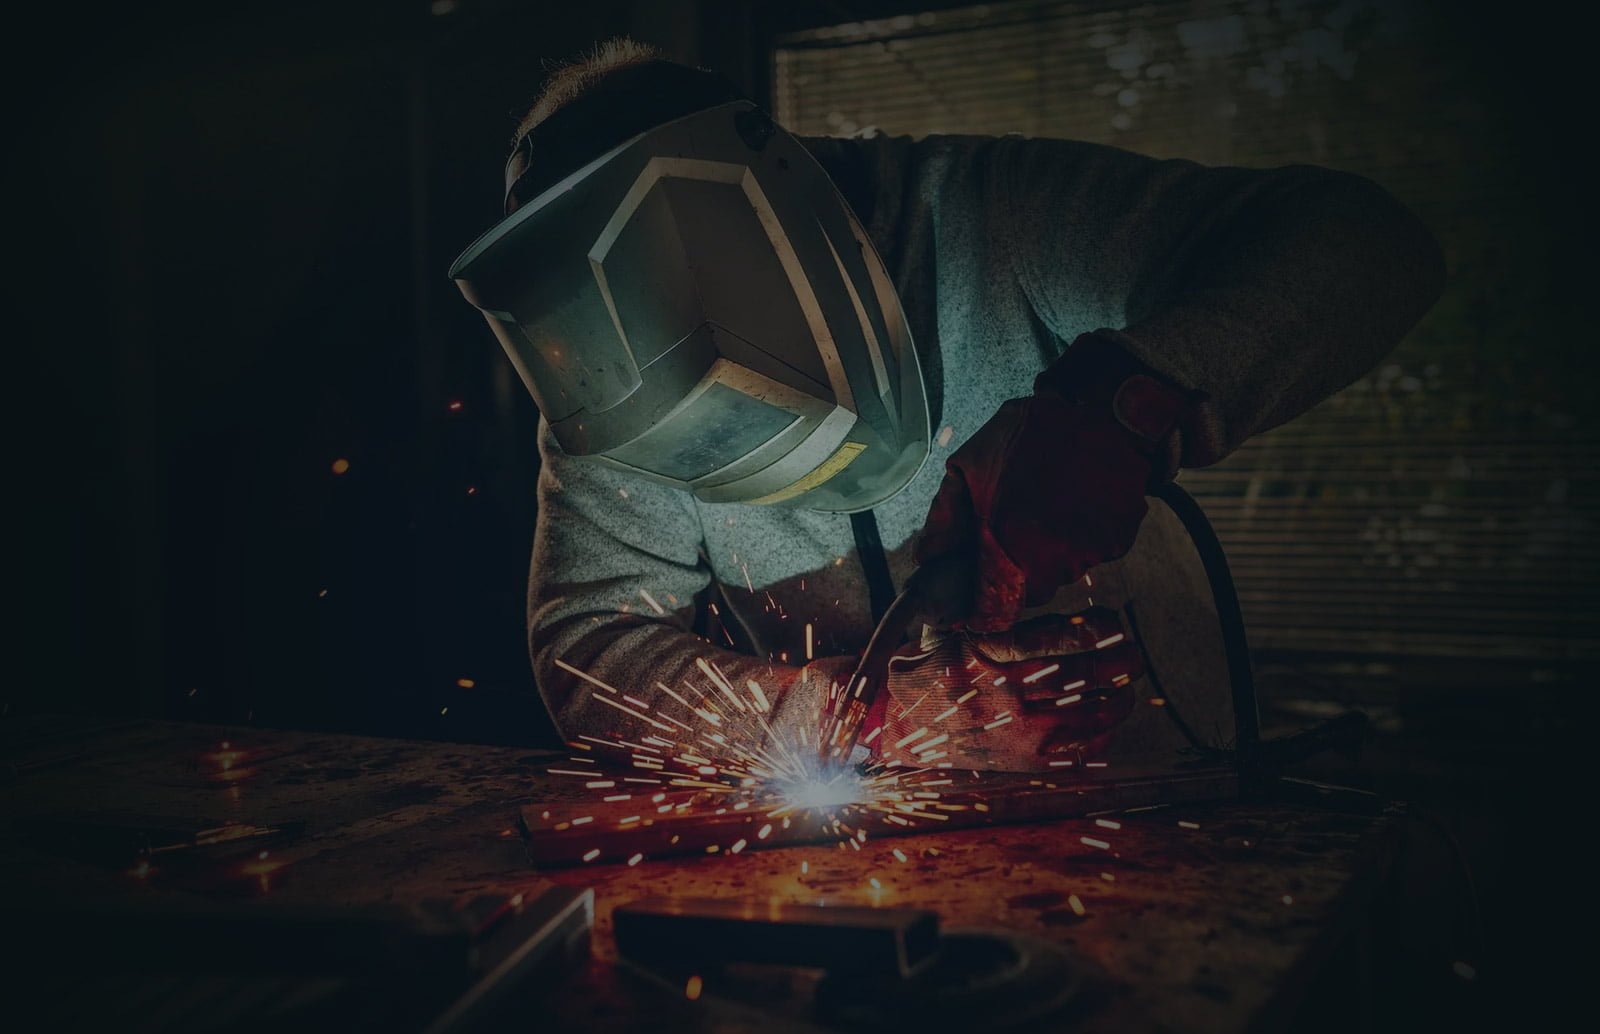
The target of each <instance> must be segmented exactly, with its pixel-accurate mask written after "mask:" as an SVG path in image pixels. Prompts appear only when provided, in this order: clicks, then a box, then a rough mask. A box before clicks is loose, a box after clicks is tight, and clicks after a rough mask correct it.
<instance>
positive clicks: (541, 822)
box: [521, 765, 1239, 868]
mask: <svg viewBox="0 0 1600 1034" xmlns="http://www.w3.org/2000/svg"><path fill="white" fill-rule="evenodd" d="M1099 771H1100V773H1101V774H1099V775H1094V776H1090V775H1072V774H1062V775H1057V774H1054V773H1051V774H1043V775H1034V776H1029V775H1026V774H1023V775H1018V774H1015V773H1003V772H985V773H971V772H960V773H952V774H950V775H949V776H947V777H946V778H948V780H949V782H948V783H945V782H944V781H943V780H940V781H939V785H938V790H937V792H936V793H935V792H933V791H926V792H924V798H923V799H920V800H917V801H914V802H912V801H901V800H889V801H881V802H873V801H870V800H865V801H841V802H838V803H836V804H831V805H826V806H821V807H805V806H800V807H785V808H782V809H781V810H782V813H781V814H779V813H777V812H776V811H775V809H774V808H773V806H772V805H770V804H769V805H767V806H765V807H755V806H749V805H746V806H744V807H741V806H740V803H739V801H737V800H736V799H732V798H729V797H728V796H727V795H724V794H718V795H706V794H695V793H692V792H681V791H680V792H676V793H673V794H663V795H662V801H661V802H660V803H652V804H650V805H648V806H642V805H641V804H640V803H639V802H637V801H623V802H612V803H607V802H604V801H592V802H591V801H577V802H573V801H567V802H554V803H539V804H529V805H525V806H523V808H522V810H521V821H522V826H523V831H524V837H525V840H526V844H527V849H528V859H529V861H530V862H531V863H532V864H533V865H535V866H538V867H540V868H561V867H567V866H573V865H591V864H592V865H603V864H605V863H607V862H625V863H628V864H634V865H637V864H639V863H640V862H643V861H646V860H650V859H657V858H670V857H681V856H685V855H701V856H704V855H716V854H740V853H741V852H745V851H760V850H765V849H770V848H776V847H786V846H792V845H796V844H838V846H839V847H840V848H841V849H843V848H847V847H849V845H850V844H851V843H852V841H853V842H854V844H855V846H854V848H853V850H857V851H859V850H861V847H862V845H863V844H865V843H868V842H871V841H872V840H875V839H878V838H883V837H903V836H913V835H916V834H921V833H929V832H933V831H936V830H939V831H942V830H954V829H965V828H970V827H975V826H993V825H1007V824H1012V823H1026V822H1038V821H1042V820H1046V819H1060V818H1071V817H1075V816H1082V815H1091V814H1095V813H1100V812H1111V811H1117V810H1121V809H1127V808H1145V807H1153V806H1159V805H1167V804H1181V803H1196V802H1201V801H1219V800H1227V799H1230V798H1235V797H1237V796H1238V795H1239V776H1238V774H1237V773H1236V772H1235V770H1234V769H1233V768H1231V767H1227V766H1203V767H1196V768H1193V769H1190V770H1183V771H1174V770H1172V769H1171V768H1170V766H1166V765H1150V766H1143V767H1139V766H1133V765H1128V766H1126V767H1124V768H1122V769H1119V770H1116V771H1115V772H1114V774H1111V775H1106V774H1104V773H1105V772H1106V770H1104V769H1102V770H1099ZM907 796H908V797H909V795H907ZM935 797H936V798H937V799H936V800H932V799H928V798H935ZM901 805H904V807H901ZM656 809H660V811H659V812H658V811H656Z"/></svg>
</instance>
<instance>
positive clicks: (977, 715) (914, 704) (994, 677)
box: [863, 607, 1144, 772]
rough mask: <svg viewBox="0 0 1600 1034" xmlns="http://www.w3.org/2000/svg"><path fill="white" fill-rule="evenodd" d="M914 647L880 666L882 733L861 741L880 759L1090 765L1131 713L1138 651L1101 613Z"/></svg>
mask: <svg viewBox="0 0 1600 1034" xmlns="http://www.w3.org/2000/svg"><path fill="white" fill-rule="evenodd" d="M919 645H920V649H919V648H917V647H915V646H911V647H906V648H904V649H902V650H901V651H900V652H899V653H897V654H896V655H895V656H894V657H893V658H892V659H891V660H890V662H889V676H888V687H887V689H888V692H887V693H885V694H882V695H881V696H880V699H881V698H882V697H883V696H887V697H888V698H889V705H888V708H887V712H886V714H885V720H884V722H883V731H882V732H881V733H880V734H879V735H878V736H877V737H875V738H874V741H873V742H872V743H871V744H870V745H871V746H872V748H873V749H874V751H875V752H876V756H877V757H878V758H879V760H882V761H898V762H900V763H901V764H905V765H913V766H918V767H921V766H938V765H945V764H948V765H949V766H951V767H954V768H969V769H999V770H1002V771H1008V772H1027V771H1039V770H1059V769H1061V768H1069V767H1071V766H1073V765H1076V764H1079V763H1082V762H1083V761H1084V760H1085V759H1092V758H1093V757H1094V756H1095V755H1096V754H1097V753H1098V752H1099V751H1100V750H1102V749H1103V748H1104V747H1105V746H1106V744H1107V743H1108V742H1109V741H1110V739H1111V738H1112V736H1113V734H1114V733H1115V731H1116V729H1117V727H1118V726H1120V725H1121V724H1122V723H1123V722H1124V721H1125V720H1126V719H1127V718H1128V716H1129V715H1130V714H1132V712H1133V705H1134V695H1133V689H1132V687H1131V683H1133V682H1135V681H1136V680H1138V679H1139V678H1140V677H1141V676H1142V675H1143V674H1144V665H1143V663H1142V661H1141V658H1140V655H1139V651H1138V647H1137V646H1136V644H1135V643H1134V642H1133V640H1132V637H1131V636H1130V635H1129V634H1128V633H1127V632H1126V631H1125V630H1124V629H1123V627H1122V622H1121V619H1120V617H1119V616H1118V614H1117V612H1116V611H1113V610H1109V609H1107V608H1105V607H1093V608H1090V609H1089V610H1087V611H1084V612H1083V613H1082V614H1075V615H1071V616H1069V615H1065V614H1046V615H1044V616H1042V617H1038V618H1033V619H1031V620H1029V621H1025V622H1022V623H1021V624H1018V625H1016V626H1015V627H1014V628H1012V629H1010V630H1009V631H1007V632H1001V633H976V632H970V631H968V632H955V633H950V634H945V635H937V636H934V637H932V638H931V639H925V640H924V641H923V643H921V644H919ZM863 742H866V739H865V736H863Z"/></svg>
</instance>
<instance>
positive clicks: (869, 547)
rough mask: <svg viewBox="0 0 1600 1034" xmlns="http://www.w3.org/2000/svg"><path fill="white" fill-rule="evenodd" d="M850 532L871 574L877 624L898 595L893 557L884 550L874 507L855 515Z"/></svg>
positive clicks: (865, 570)
mask: <svg viewBox="0 0 1600 1034" xmlns="http://www.w3.org/2000/svg"><path fill="white" fill-rule="evenodd" d="M850 533H851V534H852V535H854V536H855V540H856V555H857V556H858V557H860V558H861V570H862V573H863V574H865V575H866V577H867V597H868V599H869V600H870V601H871V604H872V624H873V627H877V624H878V622H880V621H882V620H883V616H884V615H885V614H887V613H888V612H889V605H890V604H892V603H893V602H894V598H895V591H894V577H893V576H892V575H891V574H890V573H889V558H888V557H887V556H886V555H885V554H884V551H883V537H882V536H881V535H879V534H878V518H877V515H876V514H874V513H873V512H872V511H871V510H862V511H861V512H860V513H853V514H851V515H850Z"/></svg>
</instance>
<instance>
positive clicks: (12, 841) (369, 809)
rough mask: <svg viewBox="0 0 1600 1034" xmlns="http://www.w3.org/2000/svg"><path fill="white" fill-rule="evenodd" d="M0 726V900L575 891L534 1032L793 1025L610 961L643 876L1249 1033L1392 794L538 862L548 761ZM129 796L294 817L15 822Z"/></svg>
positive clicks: (1270, 1019) (1170, 1021) (135, 804)
mask: <svg viewBox="0 0 1600 1034" xmlns="http://www.w3.org/2000/svg"><path fill="white" fill-rule="evenodd" d="M0 733H3V735H4V741H3V742H4V750H5V753H4V754H3V755H0V778H3V784H0V785H3V791H0V795H3V797H0V822H3V823H4V825H5V827H6V829H7V832H6V835H5V837H4V844H3V846H0V887H3V888H4V894H5V895H9V896H17V895H22V896H34V895H45V894H53V893H54V894H75V895H82V896H89V897H98V896H104V895H117V896H127V897H145V898H149V899H152V900H161V899H164V898H170V899H172V900H174V901H178V900H184V901H188V902H190V903H191V904H192V903H193V902H194V900H195V898H196V897H197V896H199V897H201V898H207V899H210V898H215V897H220V896H229V897H233V898H237V897H238V896H239V895H249V896H253V897H254V898H256V899H259V900H261V901H263V902H265V903H267V904H268V906H269V907H275V903H277V902H283V903H285V905H287V904H288V903H291V902H293V903H301V904H304V903H328V902H338V903H361V902H378V901H401V902H404V901H411V900H420V899H423V898H439V897H457V896H467V895H481V894H488V893H500V894H515V893H523V894H525V895H526V894H532V893H535V892H538V891H540V890H542V889H544V888H547V887H549V886H550V885H551V884H552V883H559V884H567V885H581V886H590V887H593V888H594V889H595V894H596V904H595V927H594V939H593V956H592V959H591V960H590V961H589V962H588V963H586V964H585V965H584V966H583V967H582V968H581V969H580V971H579V972H576V973H574V974H572V975H571V977H570V979H567V980H565V981H564V982H563V983H562V984H561V985H560V986H559V988H558V989H557V990H556V991H554V992H552V993H551V994H550V995H549V996H548V998H547V1000H545V1001H544V1002H543V1003H542V1005H541V1007H542V1008H543V1009H544V1010H545V1012H546V1016H545V1024H544V1025H542V1026H541V1029H552V1026H551V1025H553V1027H554V1028H555V1029H584V1030H590V1029H593V1030H618V1031H621V1030H629V1031H632V1030H645V1029H649V1030H718V1031H727V1030H746V1029H756V1028H758V1027H760V1028H765V1029H767V1030H775V1029H785V1026H786V1021H788V1025H791V1026H799V1027H800V1028H801V1029H805V1028H804V1027H803V1023H804V1017H803V1016H800V1015H794V1014H793V1013H791V1015H789V1016H788V1017H786V1018H785V1019H780V1020H775V1019H774V1018H772V1017H771V1016H768V1015H766V1014H765V1013H763V1012H762V1011H761V1010H758V1009H756V1008H753V1007H750V1006H748V1005H745V1004H738V1003H732V1004H729V1003H722V1004H718V1003H717V1002H716V1001H712V1000H711V999H710V996H708V997H707V998H706V999H702V1000H700V1001H689V1000H687V998H686V997H685V995H684V993H683V991H682V989H681V988H678V989H674V988H672V987H669V986H667V985H665V984H663V983H658V982H653V981H651V980H647V979H642V978H640V977H638V976H636V975H634V974H633V973H632V972H631V971H630V970H628V969H625V968H621V967H618V966H617V965H615V961H616V953H615V946H614V942H613V940H612V937H611V921H610V913H611V910H612V909H613V908H614V907H615V906H616V905H617V904H619V903H624V902H627V901H630V900H633V899H635V898H640V897H645V896H650V895H663V894H666V895H686V896H700V897H707V896H713V897H714V896H731V895H742V896H753V897H757V898H778V899H782V900H784V901H792V902H814V901H817V900H826V901H829V902H849V903H855V904H872V905H885V906H890V905H893V906H913V907H921V908H928V909H933V910H935V911H937V912H938V914H939V916H940V920H941V923H942V924H943V925H944V927H946V928H950V927H958V926H968V927H991V928H993V927H1001V928H1007V929H1012V930H1018V931H1022V932H1024V933H1028V934H1032V935H1035V936H1038V937H1041V938H1045V939H1048V940H1050V941H1053V942H1056V943H1059V944H1062V945H1064V946H1065V947H1066V948H1067V949H1069V950H1070V952H1071V953H1072V955H1073V957H1074V958H1075V959H1078V960H1081V962H1082V964H1083V966H1084V968H1085V970H1086V971H1091V972H1093V973H1094V975H1095V985H1096V987H1098V988H1100V990H1101V994H1100V997H1099V999H1098V1000H1097V1001H1096V1003H1095V1007H1094V1008H1093V1009H1092V1010H1091V1011H1090V1012H1088V1013H1087V1014H1086V1015H1085V1016H1083V1017H1082V1018H1081V1029H1083V1030H1093V1031H1101V1030H1104V1031H1123V1032H1125V1031H1136V1030H1185V1031H1240V1030H1258V1029H1273V1028H1276V1027H1279V1026H1281V1025H1283V1024H1284V1023H1286V1022H1289V1021H1290V1019H1291V1018H1293V1017H1294V1016H1295V1015H1296V1011H1297V1010H1298V1009H1300V1008H1301V1007H1302V1004H1303V999H1304V995H1305V994H1306V991H1307V989H1308V988H1309V987H1310V986H1311V984H1312V982H1313V980H1314V979H1315V978H1316V977H1317V975H1318V973H1319V971H1320V970H1322V969H1323V967H1324V966H1325V965H1326V964H1327V962H1328V960H1329V959H1330V958H1332V957H1333V956H1334V954H1335V952H1336V950H1341V945H1346V944H1349V943H1351V942H1352V940H1353V939H1354V940H1359V938H1360V937H1361V936H1362V932H1363V930H1364V929H1365V922H1366V918H1367V916H1368V915H1369V913H1370V910H1371V908H1372V906H1373V903H1374V901H1375V900H1376V896H1377V895H1378V893H1379V892H1380V890H1381V888H1382V886H1383V883H1384V880H1385V878H1386V874H1387V873H1388V871H1389V868H1390V864H1391V859H1392V857H1393V855H1394V852H1395V849H1396V847H1397V844H1398V839H1399V831H1400V828H1401V822H1400V821H1399V815H1398V813H1397V811H1395V810H1394V809H1389V810H1385V811H1380V812H1379V813H1377V814H1367V815H1360V814H1342V813H1338V812H1334V811H1330V810H1325V809H1318V808H1311V807H1304V806H1287V805H1279V804H1273V805H1265V804H1246V803H1240V802H1230V803H1217V804H1207V805H1185V806H1181V807H1171V808H1165V809H1159V810H1153V811H1146V812H1140V813H1137V814H1127V815H1112V816H1104V817H1103V821H1102V822H1098V823H1097V821H1096V819H1094V818H1085V819H1070V820H1060V821H1054V822H1048V823H1040V824H1034V825H1023V826H1006V827H994V828H978V829H968V830H955V831H949V832H944V833H929V834H920V835H915V836H907V837H903V838H895V839H883V840H873V841H869V842H868V843H866V844H864V845H863V846H862V847H861V849H860V850H844V849H843V848H842V846H839V845H832V846H809V847H790V848H784V849H776V850H766V851H754V850H752V851H746V852H743V853H741V854H739V855H737V856H729V855H727V854H726V853H724V854H722V855H720V856H708V857H701V858H689V859H680V860H663V861H657V862H649V861H647V862H645V863H644V864H640V865H636V866H627V865H608V866H603V867H602V866H579V867H575V868H569V869H563V870H556V871H549V872H540V871H537V870H534V869H533V868H531V867H530V865H529V863H528V861H527V858H526V855H525V853H524V847H523V843H522V838H521V835H520V833H519V831H518V829H517V827H516V816H517V812H518V808H519V807H520V806H521V805H524V804H527V803H529V802H530V801H537V800H542V799H543V800H552V801H554V800H558V799H562V798H563V795H566V796H567V797H570V796H571V795H574V794H576V793H581V790H577V789H574V788H573V786H572V782H571V781H570V780H568V781H565V782H563V781H561V780H558V779H555V778H553V777H550V776H546V775H543V774H542V772H541V770H542V767H543V766H544V765H545V764H546V763H548V762H549V761H551V760H553V759H554V758H555V757H558V756H559V755H549V754H545V753H541V752H537V751H529V750H522V749H513V748H503V747H486V746H474V745H465V744H450V743H430V742H413V741H401V740H386V739H376V738H364V737H357V736H346V735H330V734H319V733H307V732H287V731H276V730H267V729H259V728H223V727H217V726H203V725H185V724H177V723H163V722H151V721H138V722H123V723H98V724H96V723H91V722H86V721H83V720H37V719H11V720H8V721H7V722H6V723H5V725H4V726H3V727H0ZM152 815H154V816H169V817H175V818H182V819H185V820H188V821H191V822H209V823H215V824H219V825H220V824H222V823H227V822H236V823H248V824H256V825H260V826H273V827H282V828H284V829H286V830H292V831H293V835H291V836H288V837H286V838H285V839H284V840H282V842H274V843H273V845H272V846H271V847H270V850H268V851H267V853H266V854H265V855H264V856H262V857H260V858H259V859H255V861H254V862H253V863H252V865H250V866H248V867H244V868H240V869H239V870H238V871H236V872H230V873H222V874H211V876H210V878H208V879H207V880H205V881H202V882H200V883H196V882H195V881H194V880H193V879H192V878H191V877H189V876H184V877H183V878H168V875H169V874H167V873H164V872H163V871H162V868H161V866H160V865H156V866H153V867H152V866H138V867H122V866H117V865H108V864H105V863H103V862H91V861H85V860H82V859H79V858H73V857H70V856H68V855H66V854H64V853H63V852H61V851H59V850H58V849H57V848H56V846H55V845H54V844H53V843H52V839H51V837H49V836H46V835H42V834H40V833H39V832H38V831H37V826H36V825H35V823H36V820H38V819H41V818H46V819H57V820H59V819H63V818H67V819H84V820H92V819H96V818H102V819H117V818H119V817H125V816H152ZM1106 823H1110V824H1109V825H1108V824H1106ZM1095 844H1104V845H1106V846H1104V847H1100V846H1095ZM896 852H898V855H897V854H896ZM899 856H903V857H904V859H905V860H904V861H901V860H900V857H899ZM802 869H804V870H806V871H804V872H803V871H802ZM872 881H876V884H877V885H876V886H874V885H873V882H872ZM785 1008H786V1009H788V1008H793V1007H785Z"/></svg>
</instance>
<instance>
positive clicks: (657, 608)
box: [639, 589, 667, 617]
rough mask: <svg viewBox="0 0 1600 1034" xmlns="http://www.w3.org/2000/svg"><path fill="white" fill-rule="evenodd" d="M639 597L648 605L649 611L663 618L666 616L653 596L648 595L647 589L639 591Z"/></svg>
mask: <svg viewBox="0 0 1600 1034" xmlns="http://www.w3.org/2000/svg"><path fill="white" fill-rule="evenodd" d="M639 595H640V596H642V597H644V601H645V602H646V603H648V604H650V609H651V610H653V611H655V612H656V613H657V614H660V615H662V616H663V617H665V616H666V613H667V612H666V610H664V609H663V608H662V606H661V604H659V603H657V602H656V598H655V597H654V596H652V595H650V590H649V589H640V590H639Z"/></svg>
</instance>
